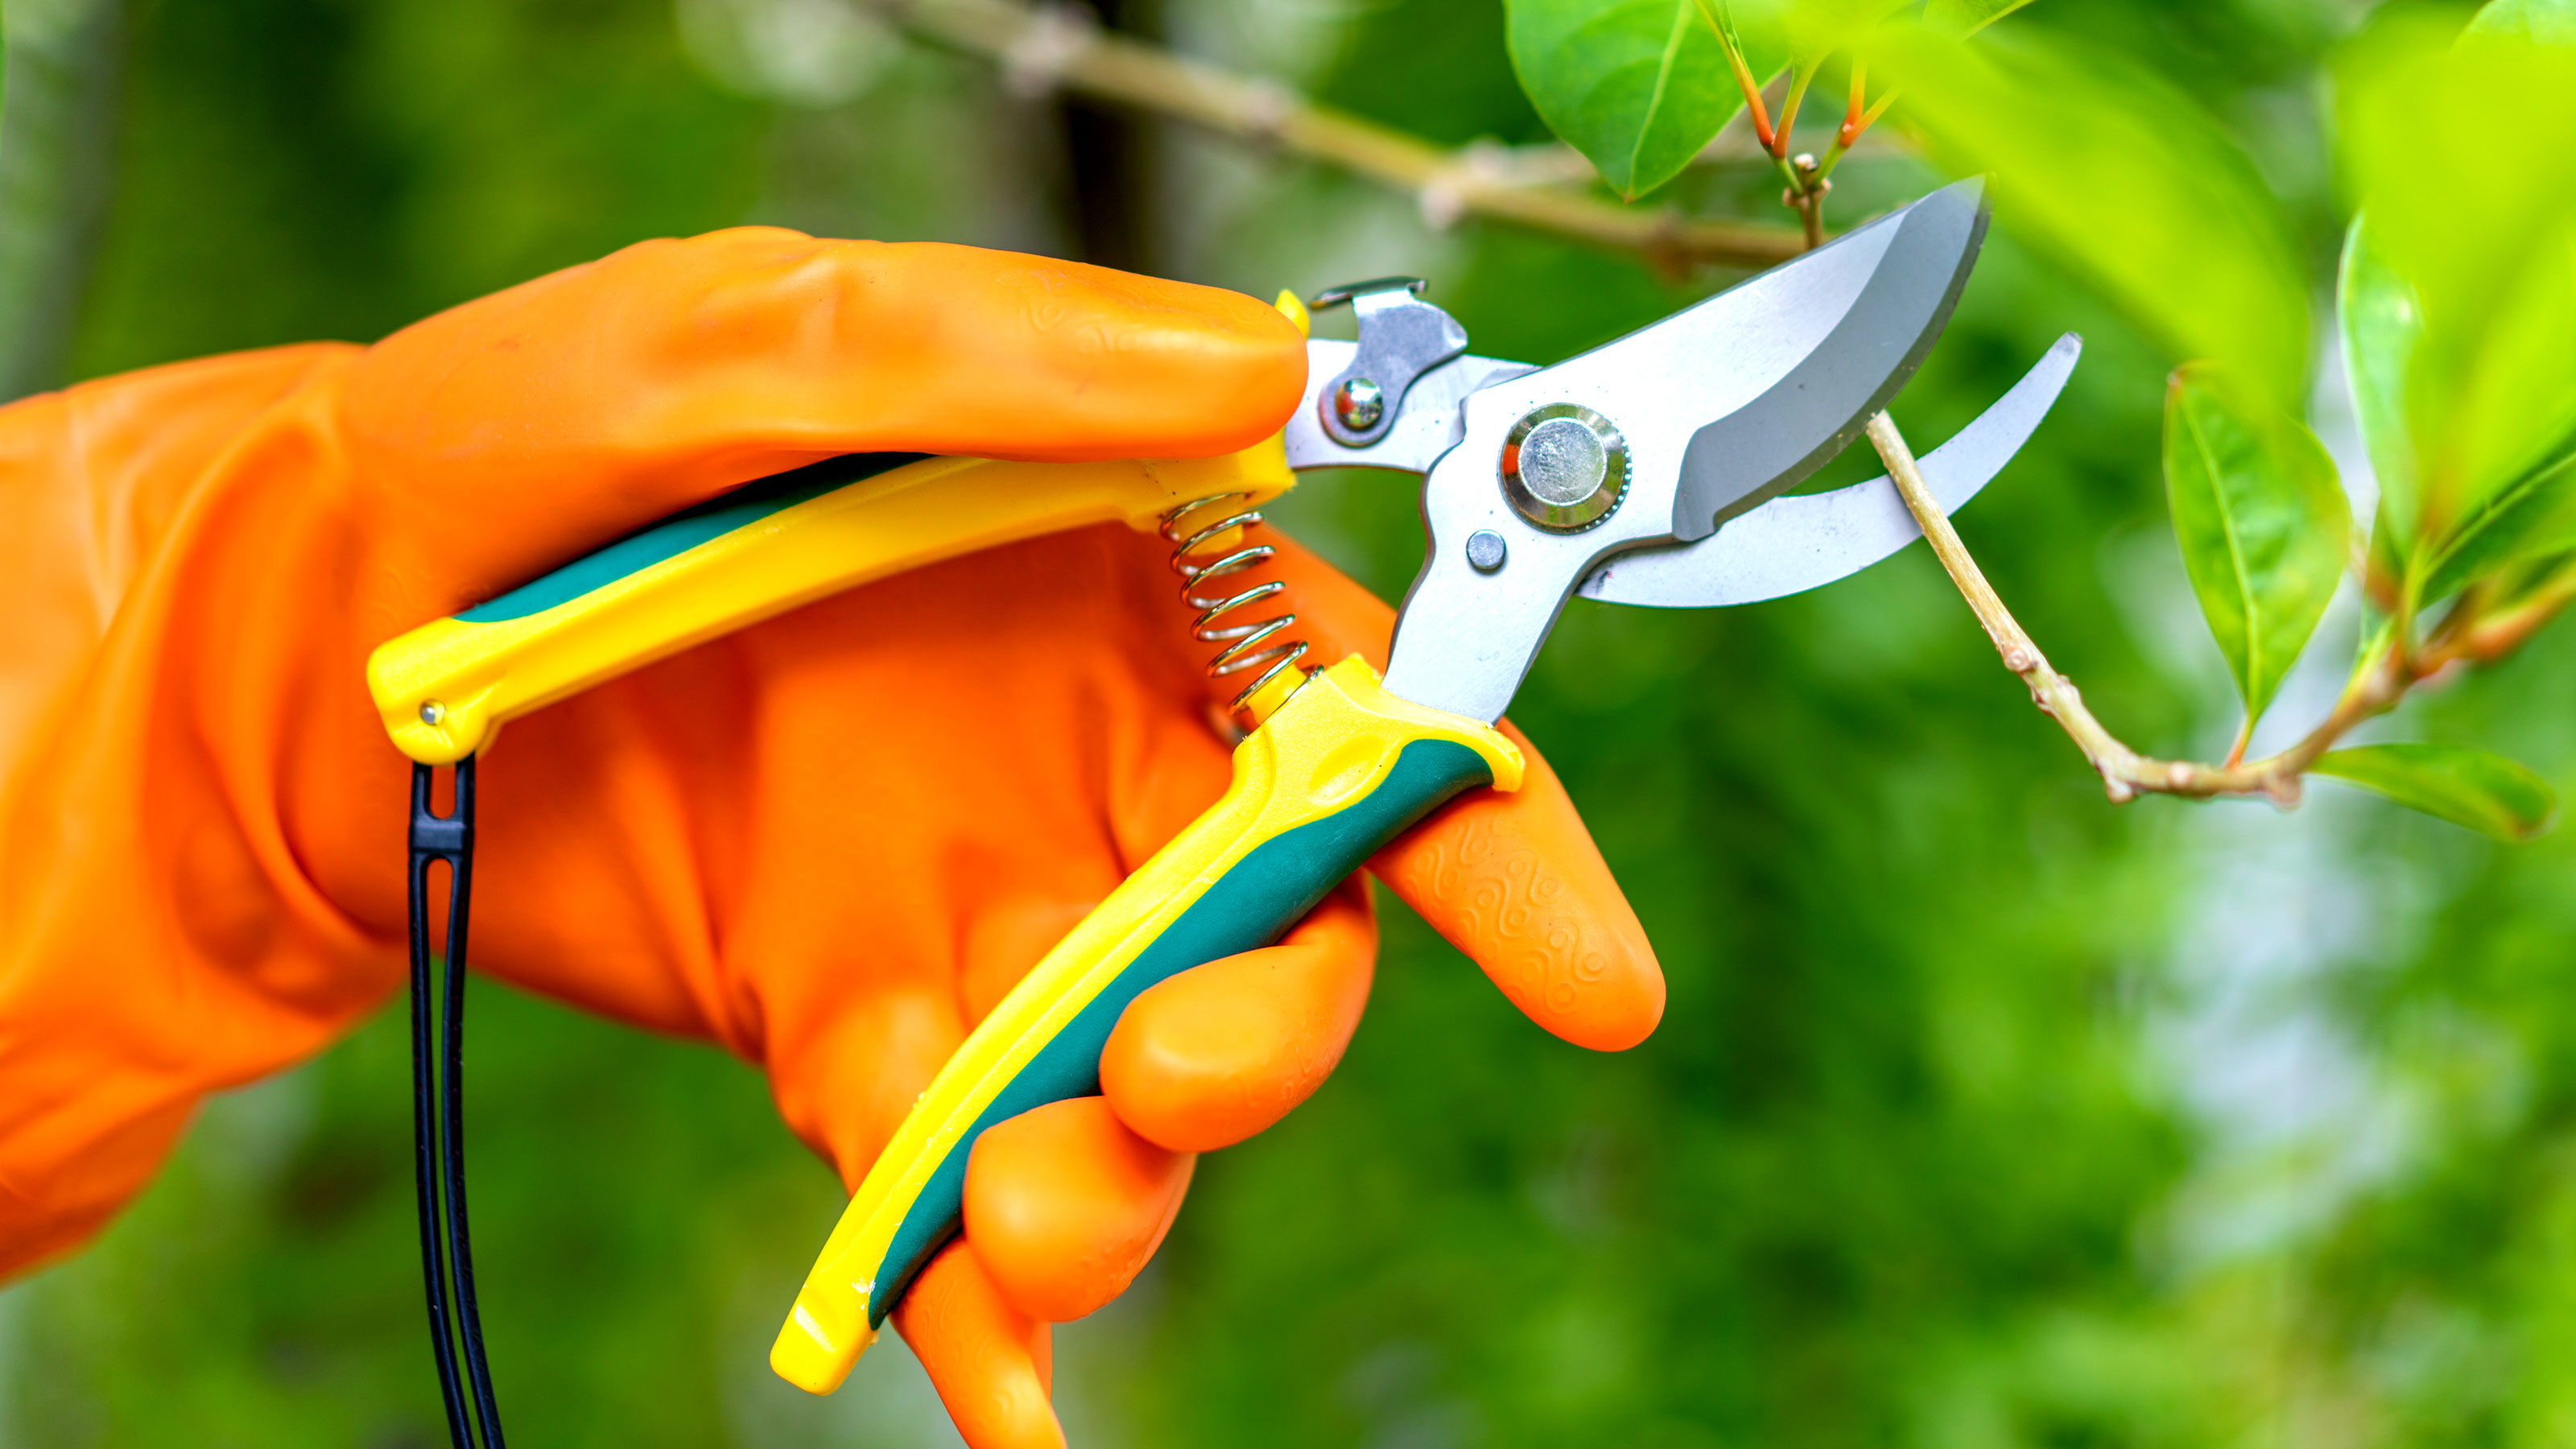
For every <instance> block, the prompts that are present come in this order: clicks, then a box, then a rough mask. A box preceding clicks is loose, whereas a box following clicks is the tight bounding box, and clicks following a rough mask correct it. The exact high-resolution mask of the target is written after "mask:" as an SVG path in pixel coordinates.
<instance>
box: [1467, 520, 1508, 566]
mask: <svg viewBox="0 0 2576 1449" xmlns="http://www.w3.org/2000/svg"><path fill="white" fill-rule="evenodd" d="M1510 553H1511V548H1510V546H1509V545H1507V544H1505V543H1504V542H1503V536H1502V535H1501V534H1499V533H1496V532H1494V531H1493V530H1492V529H1490V528H1480V529H1477V530H1476V531H1475V532H1474V533H1471V534H1468V535H1467V566H1468V567H1469V568H1472V569H1474V570H1475V571H1476V572H1478V573H1480V574H1489V573H1492V572H1493V571H1494V570H1496V569H1498V568H1501V567H1502V566H1503V560H1504V559H1505V558H1506V557H1508V556H1509V555H1510Z"/></svg>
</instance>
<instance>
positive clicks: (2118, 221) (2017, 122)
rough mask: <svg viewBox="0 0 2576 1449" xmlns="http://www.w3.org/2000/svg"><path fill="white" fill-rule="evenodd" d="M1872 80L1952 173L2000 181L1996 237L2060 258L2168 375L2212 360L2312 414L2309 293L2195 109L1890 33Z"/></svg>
mask: <svg viewBox="0 0 2576 1449" xmlns="http://www.w3.org/2000/svg"><path fill="white" fill-rule="evenodd" d="M1870 63H1871V75H1872V76H1873V77H1879V76H1884V77H1885V79H1886V80H1887V82H1888V83H1890V84H1892V85H1894V86H1895V87H1896V88H1898V90H1899V91H1900V92H1901V96H1902V98H1901V99H1900V100H1899V102H1898V103H1897V106H1896V110H1895V113H1894V114H1895V115H1896V117H1897V119H1898V121H1899V123H1900V124H1901V125H1903V126H1905V127H1907V128H1909V129H1911V130H1912V131H1914V132H1915V133H1916V134H1917V135H1918V136H1920V137H1921V138H1922V139H1923V140H1924V141H1925V142H1927V143H1928V145H1929V147H1930V149H1931V151H1932V152H1933V154H1934V156H1935V158H1936V159H1937V160H1938V161H1939V162H1940V163H1941V164H1943V165H1944V166H1945V167H1947V168H1948V169H1950V170H1952V171H1954V172H1962V173H1964V172H1975V171H1985V172H1992V173H1993V174H1994V176H1995V179H1996V191H1997V197H1996V203H1995V219H1996V224H1997V225H1999V226H2001V227H2003V228H2005V229H2006V230H2008V231H2011V232H2012V233H2014V234H2015V235H2017V236H2019V237H2021V238H2022V239H2024V240H2026V241H2029V242H2031V243H2033V244H2035V245H2036V246H2038V247H2040V248H2041V249H2043V250H2045V251H2047V252H2049V253H2051V254H2052V255H2054V256H2055V257H2056V258H2057V259H2058V260H2059V261H2061V262H2062V263H2064V264H2065V265H2067V266H2068V267H2069V268H2070V269H2071V270H2073V271H2074V272H2076V273H2077V274H2078V275H2080V276H2081V277H2082V278H2084V279H2085V280H2086V281H2088V282H2089V283H2090V284H2091V285H2092V286H2093V288H2094V290H2096V291H2098V292H2099V293H2100V294H2102V295H2103V296H2104V297H2105V298H2107V299H2108V300H2110V301H2111V302H2112V303H2114V304H2115V305H2117V306H2118V307H2119V308H2120V309H2121V310H2122V311H2123V312H2125V313H2126V314H2127V315H2128V316H2129V318H2130V319H2131V320H2132V321H2133V322H2134V323H2135V324H2136V325H2137V326H2138V327H2139V328H2140V329H2141V330H2142V331H2144V332H2145V333H2146V334H2147V335H2148V337H2149V338H2150V339H2151V340H2153V341H2154V342H2155V343H2157V344H2158V345H2159V346H2160V347H2161V348H2162V349H2163V351H2164V352H2165V354H2166V356H2167V357H2168V358H2169V359H2171V360H2173V361H2175V362H2184V361H2190V360H2193V359H2197V358H2216V359H2220V360H2223V361H2225V362H2227V363H2228V364H2230V365H2231V366H2232V367H2234V368H2236V369H2237V370H2238V372H2239V374H2240V375H2241V377H2242V378H2243V379H2244V381H2245V384H2246V385H2247V386H2249V387H2251V388H2253V389H2255V390H2256V391H2257V392H2259V393H2260V394H2261V395H2262V397H2263V398H2264V400H2265V401H2267V402H2269V403H2271V404H2272V405H2275V406H2282V407H2286V406H2289V405H2290V404H2291V403H2292V401H2293V400H2295V399H2296V398H2298V397H2299V396H2301V393H2302V384H2303V381H2304V379H2305V376H2306V373H2307V349H2308V283H2307V279H2306V276H2305V272H2304V269H2303V268H2302V266H2301V264H2300V260H2299V254H2298V250H2297V248H2296V246H2295V245H2294V244H2293V242H2292V237H2291V231H2290V226H2289V222H2288V219H2287V218H2286V217H2285V216H2284V214H2283V213H2282V210H2281V206H2280V203H2279V202H2278V201H2276V200H2275V199H2274V198H2273V196H2272V192H2271V190H2270V188H2269V187H2267V186H2266V185H2265V184H2264V182H2263V179H2262V177H2261V176H2260V175H2258V174H2257V173H2256V172H2255V170H2254V166H2253V163H2252V162H2250V161H2248V160H2247V159H2246V157H2245V155H2244V153H2243V152H2242V151H2240V150H2238V149H2237V147H2236V146H2235V144H2234V143H2233V142H2231V141H2230V140H2228V138H2227V137H2226V135H2225V134H2224V133H2222V132H2221V131H2220V130H2219V129H2218V127H2217V125H2216V124H2215V123H2214V122H2213V121H2211V120H2210V118H2209V116H2208V115H2207V114H2206V113H2205V112H2203V111H2202V110H2201V109H2200V108H2199V107H2198V106H2197V105H2196V104H2195V103H2194V102H2192V101H2191V100H2190V99H2189V98H2188V97H2186V96H2184V95H2182V94H2181V93H2180V92H2179V91H2176V90H2174V89H2173V88H2172V87H2171V86H2169V85H2167V84H2166V83H2164V82H2163V81H2161V80H2159V79H2156V78H2155V77H2152V76H2150V75H2147V74H2146V73H2144V72H2142V71H2139V70H2137V69H2136V68H2135V67H2133V66H2130V65H2128V64H2126V63H2124V62H2121V61H2118V60H2115V59H2114V58H2112V57H2110V56H2108V55H2105V54H2102V53H2100V52H2098V51H2096V50H2092V49H2087V48H2083V47H2079V46H2078V45H2076V44H2075V43H2074V42H2072V41H2066V40H2057V39H2050V38H2047V37H2044V36H2041V35H2037V34H1995V35H1990V36H1984V37H1980V38H1979V39H1978V40H1977V41H1976V42H1975V43H1973V44H1968V43H1962V42H1959V41H1956V40H1951V39H1947V38H1944V37H1942V36H1939V35H1935V34H1932V33H1930V32H1928V31H1926V30H1924V29H1922V28H1921V27H1914V26H1891V27H1888V28H1887V29H1886V30H1884V31H1882V32H1881V34H1880V36H1879V37H1878V38H1877V40H1876V41H1875V42H1874V44H1873V46H1872V48H1871V57H1870Z"/></svg>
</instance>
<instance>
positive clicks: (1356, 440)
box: [1306, 277, 1467, 448]
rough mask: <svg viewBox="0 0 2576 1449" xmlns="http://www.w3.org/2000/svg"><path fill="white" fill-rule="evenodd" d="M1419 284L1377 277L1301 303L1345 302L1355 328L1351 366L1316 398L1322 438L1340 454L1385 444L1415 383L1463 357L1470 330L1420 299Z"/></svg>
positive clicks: (1407, 279) (1315, 307)
mask: <svg viewBox="0 0 2576 1449" xmlns="http://www.w3.org/2000/svg"><path fill="white" fill-rule="evenodd" d="M1424 285H1425V284H1424V282H1423V280H1422V279H1421V278H1420V277H1379V278H1377V279H1376V280H1374V281H1368V282H1354V283H1352V284H1351V285H1349V286H1347V287H1335V288H1333V289H1332V290H1331V291H1328V292H1320V293H1317V294H1316V296H1315V298H1314V300H1312V301H1310V302H1308V303H1307V304H1306V305H1307V306H1308V307H1309V308H1311V309H1313V310H1315V311H1318V312H1320V311H1322V310H1324V309H1325V308H1327V307H1337V306H1339V305H1341V304H1342V303H1344V302H1348V303H1350V304H1351V311H1352V312H1353V313H1354V314H1355V315H1357V317H1358V318H1359V324H1360V344H1359V351H1358V352H1357V353H1355V354H1353V355H1352V357H1351V365H1350V366H1348V367H1346V368H1343V369H1342V371H1341V375H1340V376H1338V377H1335V378H1334V379H1333V380H1332V381H1331V382H1330V383H1327V384H1326V385H1325V386H1324V387H1323V389H1322V390H1321V391H1319V392H1317V393H1316V395H1315V411H1316V413H1317V415H1318V416H1317V421H1319V422H1321V423H1322V424H1323V426H1324V436H1325V437H1328V438H1330V439H1332V440H1333V441H1334V442H1336V443H1339V444H1341V445H1342V446H1343V447H1345V448H1365V447H1367V446H1368V445H1369V444H1371V443H1374V442H1376V441H1378V440H1379V439H1380V438H1383V437H1385V436H1386V431H1387V429H1389V428H1391V427H1393V426H1395V418H1396V414H1397V413H1398V412H1399V411H1401V410H1402V409H1403V406H1404V394H1405V391H1406V389H1408V388H1410V387H1412V386H1413V380H1414V379H1415V378H1417V377H1420V376H1421V375H1422V374H1424V373H1426V372H1429V371H1430V370H1431V369H1433V368H1435V367H1438V366H1439V365H1440V364H1442V363H1444V362H1447V361H1448V360H1449V359H1450V358H1453V357H1456V356H1457V355H1458V354H1459V353H1462V352H1464V351H1466V350H1467V329H1466V328H1464V327H1461V326H1459V325H1458V319H1456V318H1454V317H1452V316H1450V315H1449V314H1448V313H1446V312H1443V311H1441V310H1440V309H1439V308H1437V307H1434V306H1432V305H1431V304H1430V303H1428V302H1425V301H1423V300H1422V289H1423V286H1424Z"/></svg>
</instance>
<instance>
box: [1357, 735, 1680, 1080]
mask: <svg viewBox="0 0 2576 1449" xmlns="http://www.w3.org/2000/svg"><path fill="white" fill-rule="evenodd" d="M1501 729H1502V731H1503V733H1504V734H1506V735H1508V736H1510V737H1511V740H1512V742H1513V743H1514V744H1516V745H1519V746H1520V748H1521V754H1522V757H1523V758H1524V759H1525V760H1526V761H1527V762H1528V766H1527V771H1526V773H1525V774H1524V775H1523V776H1522V779H1521V787H1520V789H1518V790H1515V791H1512V792H1510V793H1505V792H1502V791H1498V790H1478V791H1473V792H1471V793H1469V794H1466V795H1462V796H1460V797H1459V798H1458V799H1456V800H1453V801H1451V802H1450V803H1449V805H1448V806H1447V807H1445V808H1444V809H1442V810H1440V811H1438V812H1436V813H1434V814H1433V815H1432V816H1431V818H1430V819H1428V820H1425V821H1424V822H1422V823H1421V824H1420V825H1417V826H1415V827H1414V828H1413V829H1411V830H1409V831H1406V832H1405V833H1404V834H1402V835H1399V836H1397V837H1396V838H1395V839H1394V840H1393V841H1392V842H1390V843H1389V844H1388V845H1387V846H1386V848H1385V849H1383V850H1381V851H1379V852H1378V853H1377V855H1376V856H1375V857H1374V858H1372V859H1371V860H1370V861H1369V870H1370V872H1371V873H1372V874H1374V875H1376V876H1377V878H1378V879H1379V880H1381V881H1383V882H1385V883H1386V886H1387V888H1388V889H1390V890H1392V891H1394V892H1395V893H1396V894H1397V895H1398V896H1400V897H1402V898H1403V899H1404V901H1405V903H1406V904H1407V905H1410V906H1412V907H1413V909H1414V910H1415V911H1417V912H1419V913H1420V914H1421V916H1422V918H1423V919H1424V920H1426V921H1428V922H1430V923H1431V926H1432V928H1433V929H1434V930H1437V931H1438V932H1439V933H1440V934H1441V935H1442V936H1443V937H1445V938H1447V939H1448V941H1449V944H1451V945H1453V946H1455V947H1457V948H1458V949H1459V950H1461V951H1464V952H1465V953H1467V955H1468V956H1470V957H1472V958H1474V960H1475V962H1476V964H1477V965H1478V966H1480V967H1482V968H1484V972H1485V974H1486V975H1487V976H1488V977H1491V978H1492V979H1493V983H1494V985H1496V986H1497V987H1500V988H1501V989H1502V992H1503V995H1505V996H1507V997H1509V998H1510V999H1511V1002H1512V1004H1513V1005H1514V1006H1517V1007H1519V1008H1520V1009H1521V1010H1522V1012H1524V1013H1525V1014H1527V1015H1528V1017H1529V1019H1530V1020H1532V1021H1535V1022H1537V1023H1538V1024H1539V1025H1540V1026H1543V1027H1545V1028H1547V1029H1548V1030H1549V1031H1551V1032H1553V1033H1555V1034H1556V1035H1558V1036H1560V1037H1563V1038H1565V1039H1566V1040H1567V1041H1570V1042H1573V1043H1574V1044H1575V1045H1577V1046H1584V1047H1590V1048H1592V1049H1593V1050H1595V1051H1620V1050H1624V1049H1626V1048H1628V1047H1632V1046H1635V1045H1636V1044H1637V1043H1639V1042H1641V1041H1644V1040H1645V1039H1646V1038H1647V1036H1649V1035H1650V1034H1652V1033H1653V1031H1654V1029H1655V1024H1656V1023H1657V1022H1659V1021H1661V1020H1662V1019H1663V1015H1664V973H1663V968H1662V967H1661V966H1659V965H1658V964H1657V963H1656V961H1655V951H1654V947H1653V946H1651V945H1649V944H1648V943H1647V940H1646V931H1645V927H1644V926H1642V925H1640V924H1639V923H1638V921H1637V913H1636V911H1635V910H1634V909H1633V908H1631V907H1630V906H1629V904H1628V898H1627V896H1626V895H1625V894H1623V893H1622V892H1621V891H1620V889H1619V883H1618V882H1617V881H1616V880H1614V879H1612V878H1611V875H1610V867H1609V865H1608V863H1607V862H1605V861H1603V860H1602V858H1601V848H1600V847H1599V846H1597V845H1595V844H1593V842H1592V834H1591V832H1590V831H1588V830H1586V829H1584V826H1583V819H1582V817H1581V816H1580V815H1578V814H1576V813H1575V809H1574V801H1573V800H1572V799H1571V798H1570V797H1568V796H1567V795H1566V793H1565V786H1564V785H1563V784H1562V783H1561V782H1560V781H1558V779H1557V777H1556V772H1555V771H1554V770H1552V769H1550V768H1548V764H1547V761H1546V760H1545V759H1543V758H1541V756H1540V755H1539V753H1538V751H1537V750H1536V749H1535V748H1533V747H1532V746H1531V745H1530V742H1529V740H1528V739H1527V738H1526V737H1524V736H1523V735H1522V734H1521V732H1520V731H1519V730H1517V729H1515V728H1513V727H1512V725H1511V723H1510V722H1509V721H1508V720H1507V721H1504V722H1503V723H1502V725H1501Z"/></svg>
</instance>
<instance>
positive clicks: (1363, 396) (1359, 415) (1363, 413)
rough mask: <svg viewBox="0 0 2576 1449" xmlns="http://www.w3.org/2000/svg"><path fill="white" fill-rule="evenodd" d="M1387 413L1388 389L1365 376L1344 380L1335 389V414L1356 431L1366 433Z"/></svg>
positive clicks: (1347, 426) (1345, 424)
mask: <svg viewBox="0 0 2576 1449" xmlns="http://www.w3.org/2000/svg"><path fill="white" fill-rule="evenodd" d="M1385 415H1386V390H1385V389H1384V388H1381V387H1379V386H1378V385H1377V384H1376V383H1374V382H1371V381H1369V380H1368V379H1367V378H1365V377H1352V378H1345V379H1343V380H1342V385H1341V386H1340V387H1338V388H1335V389H1334V390H1333V416H1335V417H1337V418H1339V419H1341V422H1342V426H1343V427H1346V428H1348V429H1350V430H1351V431H1352V432H1355V433H1365V432H1367V431H1368V430H1369V429H1371V428H1373V427H1376V426H1377V420H1378V419H1379V418H1381V417H1383V416H1385Z"/></svg>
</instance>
